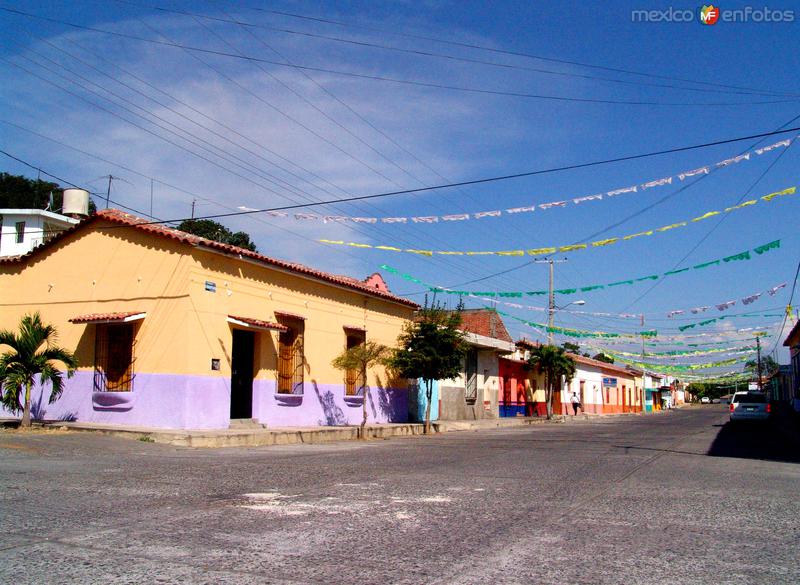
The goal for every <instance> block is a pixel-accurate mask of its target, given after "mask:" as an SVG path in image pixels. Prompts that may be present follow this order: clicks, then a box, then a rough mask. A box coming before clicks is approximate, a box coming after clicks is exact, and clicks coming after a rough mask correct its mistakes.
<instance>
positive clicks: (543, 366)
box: [528, 345, 575, 420]
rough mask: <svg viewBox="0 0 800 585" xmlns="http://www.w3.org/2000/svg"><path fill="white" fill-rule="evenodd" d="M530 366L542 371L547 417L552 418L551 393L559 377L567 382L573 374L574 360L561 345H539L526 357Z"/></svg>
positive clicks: (558, 381)
mask: <svg viewBox="0 0 800 585" xmlns="http://www.w3.org/2000/svg"><path fill="white" fill-rule="evenodd" d="M528 366H529V367H530V368H538V369H539V371H541V372H543V373H544V379H545V383H544V389H545V400H546V404H547V418H548V420H549V419H551V418H553V394H554V392H555V389H556V384H559V383H560V380H561V377H562V376H564V379H565V380H566V381H567V382H569V381H570V380H572V377H573V376H574V375H575V360H574V359H572V358H571V357H570V356H568V355H567V354H566V352H565V351H564V348H563V347H556V346H555V345H540V346H538V347H536V348H534V349H533V350H532V351H531V356H530V358H528Z"/></svg>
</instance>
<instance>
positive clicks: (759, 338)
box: [756, 335, 764, 392]
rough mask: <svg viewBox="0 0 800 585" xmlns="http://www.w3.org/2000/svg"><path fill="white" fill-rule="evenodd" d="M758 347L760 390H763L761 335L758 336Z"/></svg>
mask: <svg viewBox="0 0 800 585" xmlns="http://www.w3.org/2000/svg"><path fill="white" fill-rule="evenodd" d="M756 349H757V351H758V391H759V392H763V391H764V386H763V384H762V382H761V337H760V336H758V335H757V336H756Z"/></svg>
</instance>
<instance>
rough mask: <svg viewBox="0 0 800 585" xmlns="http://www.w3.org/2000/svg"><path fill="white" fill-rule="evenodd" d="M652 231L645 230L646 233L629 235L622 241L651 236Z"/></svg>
mask: <svg viewBox="0 0 800 585" xmlns="http://www.w3.org/2000/svg"><path fill="white" fill-rule="evenodd" d="M652 235H653V230H647V231H646V232H639V233H638V234H631V235H630V236H625V237H624V238H622V239H623V240H632V239H633V238H638V237H639V236H652Z"/></svg>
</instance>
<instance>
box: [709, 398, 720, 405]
mask: <svg viewBox="0 0 800 585" xmlns="http://www.w3.org/2000/svg"><path fill="white" fill-rule="evenodd" d="M711 404H719V398H712V399H711Z"/></svg>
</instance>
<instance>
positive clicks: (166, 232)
mask: <svg viewBox="0 0 800 585" xmlns="http://www.w3.org/2000/svg"><path fill="white" fill-rule="evenodd" d="M97 220H105V221H109V222H111V223H115V224H117V225H122V226H130V227H133V228H135V229H137V230H139V231H142V232H146V233H148V234H152V235H154V236H159V237H163V238H169V239H172V240H175V241H177V242H181V243H183V244H188V245H190V246H203V247H205V248H211V249H212V250H216V251H219V252H222V253H227V254H233V255H236V256H240V257H246V258H249V259H251V260H255V261H256V262H260V263H262V264H265V265H267V266H272V267H275V268H279V269H282V270H287V271H289V272H294V273H297V274H301V275H304V276H308V277H311V278H315V279H317V280H321V281H323V282H328V283H331V284H335V285H338V286H343V287H345V288H349V289H353V290H356V291H358V292H360V293H364V294H368V295H371V296H374V297H378V298H381V299H385V300H388V301H392V302H395V303H399V304H401V305H405V306H407V307H412V308H415V309H416V308H418V307H419V305H418V304H417V303H415V302H414V301H411V300H409V299H405V298H403V297H399V296H397V295H393V294H392V293H390V292H388V289H387V291H386V292H384V291H382V290H380V289H378V288H375V287H374V285H373V286H370V285H369V284H367V283H366V282H363V281H361V280H357V279H355V278H350V277H347V276H340V275H337V274H330V273H328V272H323V271H321V270H315V269H314V268H310V267H308V266H304V265H303V264H297V263H295V262H287V261H285V260H278V259H277V258H271V257H269V256H264V255H263V254H259V253H258V252H252V251H250V250H246V249H244V248H239V247H237V246H231V245H230V244H223V243H221V242H215V241H213V240H208V239H206V238H201V237H200V236H195V235H194V234H189V233H186V232H182V231H179V230H176V229H174V228H170V227H167V226H165V225H161V224H156V223H150V222H148V221H147V220H146V219H143V218H141V217H138V216H135V215H131V214H130V213H125V212H124V211H120V210H119V209H103V210H100V211H98V212H97V213H95V214H94V215H92V216H91V217H89V218H88V219H86V220H84V221H82V222H81V223H79V224H77V225H75V226H73V227H71V228H69V229H67V230H64V231H62V232H60V233H59V234H58V235H56V236H55V237H53V238H51V239H50V240H49V241H48V242H47V243H45V244H43V245H41V246H37V247H36V248H34V249H33V250H31V251H30V252H28V253H27V254H23V255H22V256H14V257H10V258H0V264H14V263H22V262H25V261H26V260H27V259H28V258H30V257H31V256H32V255H33V254H37V253H39V252H40V251H41V250H43V249H45V248H48V247H50V246H52V245H54V244H55V243H56V242H58V241H59V240H61V239H62V238H64V237H66V236H67V235H68V234H71V233H73V232H75V231H80V230H81V229H84V227H85V226H87V225H89V224H91V223H93V222H95V221H97Z"/></svg>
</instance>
